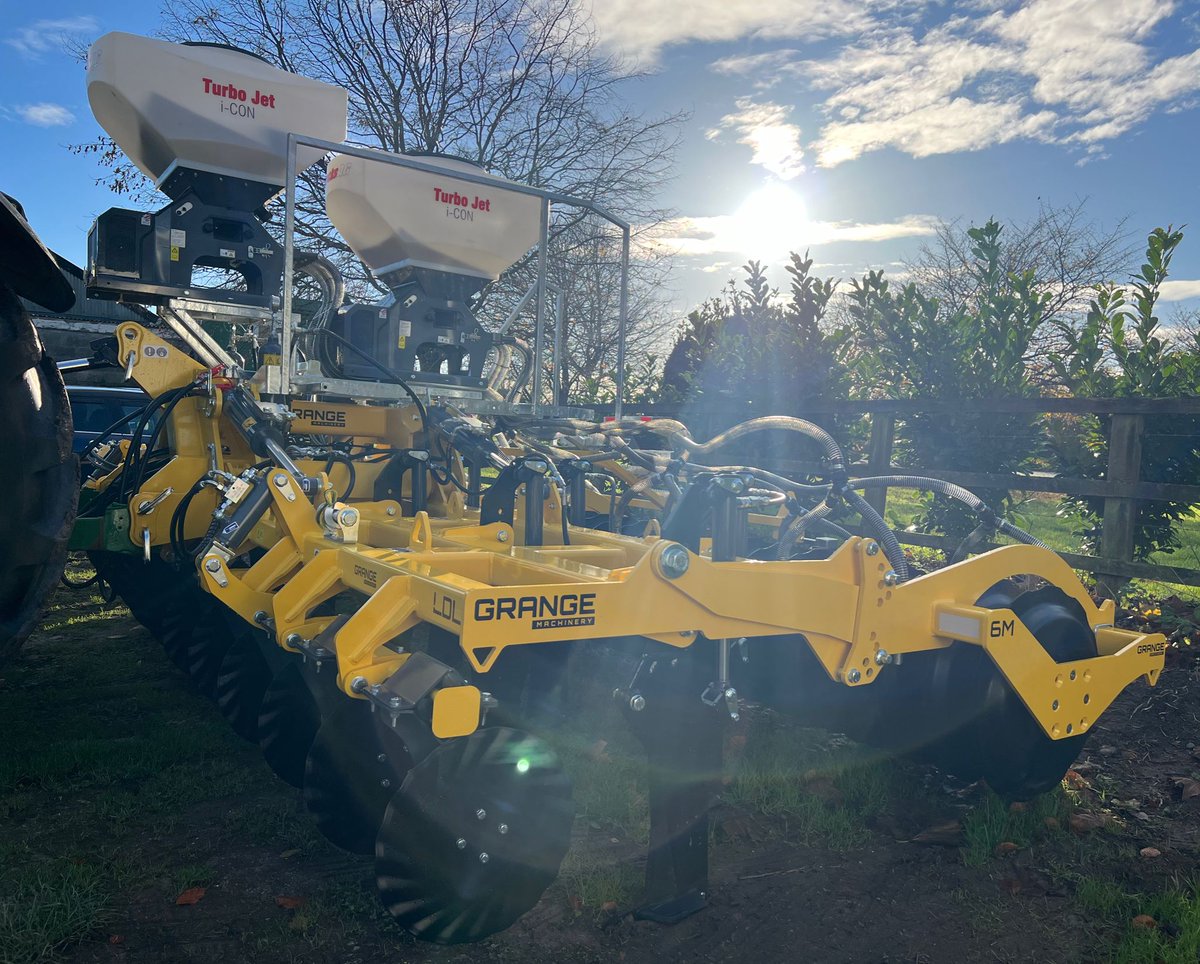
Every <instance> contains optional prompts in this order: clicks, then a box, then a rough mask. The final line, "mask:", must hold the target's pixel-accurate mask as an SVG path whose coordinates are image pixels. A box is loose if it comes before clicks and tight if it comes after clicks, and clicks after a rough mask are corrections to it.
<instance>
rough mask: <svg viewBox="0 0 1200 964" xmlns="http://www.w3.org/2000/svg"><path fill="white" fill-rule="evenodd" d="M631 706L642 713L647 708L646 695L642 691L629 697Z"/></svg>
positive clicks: (636, 711)
mask: <svg viewBox="0 0 1200 964" xmlns="http://www.w3.org/2000/svg"><path fill="white" fill-rule="evenodd" d="M629 708H630V709H631V710H633V712H635V713H640V712H642V710H644V709H645V708H646V697H644V696H642V694H641V693H635V694H634V695H633V696H631V697H629Z"/></svg>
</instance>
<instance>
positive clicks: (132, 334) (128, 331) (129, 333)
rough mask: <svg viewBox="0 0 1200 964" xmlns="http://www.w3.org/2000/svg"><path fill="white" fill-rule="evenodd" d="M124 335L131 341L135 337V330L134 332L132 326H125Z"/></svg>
mask: <svg viewBox="0 0 1200 964" xmlns="http://www.w3.org/2000/svg"><path fill="white" fill-rule="evenodd" d="M125 337H126V338H128V339H129V340H130V341H132V340H133V339H134V338H136V337H137V332H135V331H134V330H133V329H132V328H126V329H125Z"/></svg>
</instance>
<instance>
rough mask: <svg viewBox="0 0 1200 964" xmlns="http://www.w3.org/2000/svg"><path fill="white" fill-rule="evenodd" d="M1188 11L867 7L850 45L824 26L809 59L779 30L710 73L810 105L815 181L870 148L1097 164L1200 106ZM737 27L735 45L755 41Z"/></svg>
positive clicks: (1178, 2)
mask: <svg viewBox="0 0 1200 964" xmlns="http://www.w3.org/2000/svg"><path fill="white" fill-rule="evenodd" d="M1189 2H1191V0H1188V2H1185V0H976V2H974V3H957V4H952V5H948V6H949V9H948V10H947V5H944V4H932V3H930V4H928V5H925V6H922V5H921V4H919V3H918V2H917V0H910V2H904V0H898V2H897V3H895V4H892V5H886V4H884V3H882V2H874V3H868V4H863V5H861V6H860V13H861V16H860V17H859V18H858V19H857V20H856V26H855V28H854V34H853V37H852V38H851V37H850V36H848V35H843V33H842V31H840V30H838V29H837V28H836V26H831V27H830V28H829V29H828V30H826V31H825V34H824V35H825V36H826V38H827V40H828V38H829V37H830V36H831V35H832V37H833V39H832V42H827V43H825V44H824V45H820V46H817V45H813V44H811V43H807V41H808V40H809V39H810V38H808V37H807V36H805V34H804V33H803V32H802V31H795V32H789V31H788V30H787V29H786V27H784V26H782V25H781V26H780V27H779V28H778V29H777V30H776V32H775V34H774V39H776V40H778V41H792V43H790V44H788V45H787V46H783V47H779V48H777V49H774V50H767V51H761V50H760V51H751V52H747V53H738V54H736V55H731V56H727V57H725V58H723V59H721V60H717V61H715V62H714V63H713V65H712V67H713V69H714V70H716V71H717V72H719V73H722V74H726V75H730V76H737V77H743V78H745V79H746V80H747V81H748V82H750V83H751V84H752V85H753V86H754V87H755V88H756V89H758V90H765V89H772V90H774V91H778V90H780V89H781V88H782V87H783V82H784V81H786V83H787V85H788V89H789V91H795V90H796V88H797V85H798V84H806V85H807V86H808V88H809V89H810V90H812V91H816V92H817V93H818V96H819V97H821V98H823V100H818V102H817V104H816V106H817V108H818V109H819V110H820V111H821V112H822V113H823V114H824V116H825V122H824V123H823V124H822V125H821V127H820V129H819V130H818V131H817V132H816V133H815V138H814V141H813V143H811V144H807V145H805V147H806V148H807V149H808V150H809V151H810V153H812V154H814V155H815V158H816V162H817V163H818V164H820V165H822V166H826V167H832V166H835V165H837V164H841V163H844V162H845V161H848V160H853V159H854V158H857V157H859V156H861V155H862V154H865V153H867V152H870V151H875V150H880V149H884V148H894V149H897V150H901V151H904V152H906V153H908V154H911V155H912V156H914V157H926V156H929V155H931V154H940V153H949V152H959V151H971V150H979V149H982V148H986V147H989V146H992V145H995V144H1002V143H1005V142H1008V141H1012V140H1017V139H1025V140H1040V141H1045V142H1050V143H1058V144H1064V145H1070V146H1072V147H1074V148H1075V149H1077V150H1079V151H1080V152H1081V154H1082V155H1083V156H1082V160H1083V161H1087V160H1101V159H1103V157H1104V145H1105V144H1106V143H1109V142H1111V141H1112V140H1113V139H1115V138H1117V137H1120V136H1122V135H1124V134H1126V133H1128V132H1129V131H1130V130H1133V129H1134V128H1135V127H1136V126H1138V125H1139V124H1141V123H1142V122H1144V121H1145V120H1146V118H1148V117H1149V116H1150V115H1152V114H1153V113H1154V112H1156V111H1168V112H1181V111H1184V110H1189V109H1193V108H1194V107H1196V106H1197V104H1198V103H1200V49H1189V48H1196V47H1197V45H1198V43H1200V38H1197V37H1196V36H1188V35H1187V34H1186V31H1184V30H1183V29H1182V26H1183V24H1182V21H1183V20H1184V17H1183V16H1182V13H1183V12H1184V11H1185V9H1186V8H1187V7H1188V5H1189ZM764 6H766V4H764ZM782 6H783V7H785V8H786V7H789V5H788V4H787V3H784V4H783V5H782ZM735 8H737V5H736V4H734V5H733V7H731V13H730V16H731V17H732V16H733V12H732V11H734V10H735ZM773 9H774V7H773ZM918 13H920V14H923V16H922V17H921V18H917V17H916V16H914V15H915V14H918ZM1177 15H1178V16H1177ZM764 16H765V14H764ZM864 18H865V20H866V24H865V25H862V23H861V22H862V20H863V19H864ZM743 19H745V29H744V31H743V34H741V36H753V35H755V32H756V30H760V28H756V27H755V26H754V25H753V24H752V23H751V22H750V20H749V19H746V18H743ZM917 19H920V20H921V22H920V23H916V22H914V21H915V20H917ZM681 29H683V28H681ZM685 32H686V31H685ZM1167 39H1169V40H1170V41H1171V42H1172V43H1173V44H1174V45H1175V47H1176V49H1175V50H1173V51H1172V52H1171V55H1170V56H1166V55H1165V53H1164V51H1163V50H1162V49H1161V44H1162V43H1163V41H1164V40H1167ZM1181 40H1183V41H1184V42H1186V44H1187V46H1186V47H1184V49H1183V50H1182V51H1180V50H1179V49H1178V48H1179V46H1180V41H1181ZM797 41H799V42H797ZM774 99H776V100H778V99H779V97H778V94H777V93H776V95H775V97H774Z"/></svg>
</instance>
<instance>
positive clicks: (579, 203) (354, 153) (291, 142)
mask: <svg viewBox="0 0 1200 964" xmlns="http://www.w3.org/2000/svg"><path fill="white" fill-rule="evenodd" d="M301 147H312V148H316V149H317V150H320V151H324V152H326V153H330V154H332V153H336V154H344V155H346V156H348V157H358V158H362V159H363V160H367V161H378V162H381V163H383V164H392V165H394V166H396V167H407V168H410V169H411V170H414V171H423V172H424V173H426V174H438V175H445V173H446V171H445V168H442V167H438V166H436V165H434V164H430V163H428V162H427V161H423V160H420V159H417V158H412V157H405V156H403V155H400V154H390V153H388V152H387V151H380V150H375V149H373V148H368V147H353V146H351V145H349V144H340V143H338V142H337V141H327V140H322V139H320V138H317V137H308V136H306V135H304V134H296V133H294V132H293V133H289V134H288V148H287V173H286V183H285V185H284V224H283V231H284V240H283V298H282V302H283V307H282V313H283V324H282V329H281V332H280V339H279V341H280V349H281V354H282V362H283V364H282V367H283V373H282V374H283V378H282V384H281V391H282V392H283V394H291V393H292V388H293V386H292V382H293V378H294V376H295V371H294V368H293V366H294V362H293V360H292V341H293V338H292V325H293V318H292V310H293V305H292V301H293V299H292V284H293V281H294V276H295V270H296V251H295V244H294V236H295V230H296V178H297V176H298V175H299V173H300V171H299V166H298V162H297V158H296V155H297V151H298V149H299V148H301ZM454 177H455V178H456V179H457V180H460V181H466V182H467V183H468V184H479V185H481V186H483V187H495V186H496V182H495V180H494V179H492V178H490V177H487V176H485V175H482V174H474V173H472V172H470V171H455V172H454ZM505 190H508V191H512V192H514V193H516V194H525V195H528V196H530V197H536V198H539V199H540V200H541V201H542V218H541V221H542V224H541V240H540V242H539V245H538V247H539V251H538V284H537V289H538V307H537V320H536V323H535V324H536V328H535V343H534V354H533V364H534V384H533V393H534V394H533V406H532V407H533V411H534V413H537V412H538V411H539V410H540V408H541V404H542V402H541V397H540V393H541V388H542V368H543V365H542V352H541V349H542V347H543V346H542V344H541V342H542V339H543V337H544V334H545V330H544V326H545V296H546V290H547V283H546V249H547V247H548V244H547V241H548V231H549V216H550V214H549V212H550V205H551V204H564V205H567V206H569V207H574V208H579V209H581V210H585V211H591V212H592V213H593V214H595V215H597V216H598V217H600V218H603V219H604V220H605V221H607V222H609V223H610V224H612V225H613V226H614V227H616V228H619V229H620V231H621V300H620V314H619V317H618V320H617V372H616V400H615V412H616V415H617V417H618V418H620V416H621V411H622V404H623V401H624V395H625V329H626V327H627V324H628V311H629V248H630V236H631V226H630V224H629V222H628V221H625V220H623V219H622V218H619V217H617V216H616V215H615V214H613V213H611V212H610V211H608V210H606V209H605V208H602V207H601V206H600V205H598V204H595V203H594V202H592V201H588V200H586V199H585V198H578V197H573V196H572V195H570V194H560V193H558V192H556V191H547V190H544V189H543V188H537V187H531V186H529V185H526V184H517V183H509V184H506V185H505ZM564 321H565V319H563V318H562V317H561V316H560V318H559V327H561V325H562V324H563V323H564ZM557 337H558V336H557V334H556V338H557ZM555 363H556V366H557V358H556V359H555ZM556 380H557V379H556Z"/></svg>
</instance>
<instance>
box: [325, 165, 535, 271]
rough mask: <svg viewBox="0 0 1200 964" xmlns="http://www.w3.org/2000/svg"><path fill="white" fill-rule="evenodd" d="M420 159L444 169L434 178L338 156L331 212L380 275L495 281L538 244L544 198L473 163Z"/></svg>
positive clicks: (332, 171) (331, 176)
mask: <svg viewBox="0 0 1200 964" xmlns="http://www.w3.org/2000/svg"><path fill="white" fill-rule="evenodd" d="M414 160H418V161H421V162H422V163H425V164H429V165H433V166H436V167H440V168H443V169H444V170H445V174H430V173H427V172H425V171H418V170H416V169H413V168H406V167H398V166H396V165H393V164H388V163H386V162H384V161H374V160H367V159H364V158H361V157H348V156H345V155H335V156H334V158H333V159H332V160H331V161H330V163H329V173H328V175H327V177H328V184H327V187H326V200H325V205H326V211H327V212H328V214H329V220H330V221H332V222H333V226H334V227H335V228H337V229H338V231H340V232H341V234H342V237H343V238H345V239H346V243H347V244H349V245H350V247H351V248H352V249H353V250H354V253H355V254H357V255H358V256H359V257H360V258H362V260H363V261H364V262H365V263H366V264H367V266H368V267H370V268H371V270H372V271H373V272H374V273H375V274H376V275H377V276H384V275H388V274H391V273H392V272H395V271H398V270H400V269H403V268H408V267H412V268H427V269H432V270H434V271H443V272H448V273H452V274H459V275H469V276H472V277H476V278H484V279H487V280H492V279H495V278H497V277H498V276H499V275H500V273H501V272H502V271H504V269H505V268H507V267H509V266H510V265H511V264H513V263H514V262H516V261H517V260H518V259H520V258H521V257H522V256H523V255H524V254H525V253H526V252H527V251H528V250H529V249H530V248H531V247H533V246H534V245H535V244H537V241H538V236H539V234H540V225H539V221H538V219H539V216H540V212H541V201H540V200H539V199H538V198H537V197H534V196H531V195H528V194H521V193H518V192H517V191H515V190H512V182H511V181H507V180H505V179H504V178H501V177H495V176H492V175H486V176H487V177H488V180H489V183H488V184H487V185H486V186H485V185H480V184H473V183H471V182H469V181H464V180H462V179H461V178H459V177H456V176H455V175H456V174H459V173H461V172H468V173H470V174H473V175H477V176H478V175H482V174H483V171H481V170H480V169H479V168H478V167H476V166H475V165H473V164H470V163H468V162H466V161H460V160H455V159H453V158H445V157H424V156H422V157H416V158H414Z"/></svg>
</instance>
